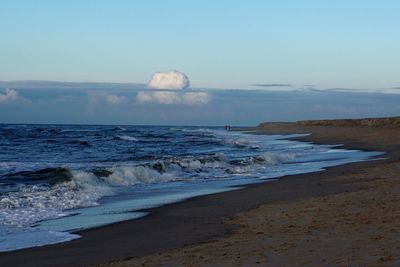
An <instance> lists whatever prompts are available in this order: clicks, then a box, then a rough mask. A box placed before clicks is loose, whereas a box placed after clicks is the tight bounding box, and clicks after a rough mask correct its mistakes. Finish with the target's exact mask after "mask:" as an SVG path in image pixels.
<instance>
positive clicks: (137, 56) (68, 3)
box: [0, 0, 400, 88]
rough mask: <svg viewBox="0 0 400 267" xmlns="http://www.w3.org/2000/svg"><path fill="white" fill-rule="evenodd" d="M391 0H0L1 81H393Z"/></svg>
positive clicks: (394, 4)
mask: <svg viewBox="0 0 400 267" xmlns="http://www.w3.org/2000/svg"><path fill="white" fill-rule="evenodd" d="M399 11H400V2H399V1H395V0H382V1H376V0H374V1H368V0H362V1H361V0H350V1H349V0H346V1H345V0H337V1H328V0H302V1H297V0H280V1H262V0H259V1H257V0H252V1H234V0H229V1H228V0H218V1H215V0H214V1H211V0H204V1H185V0H169V1H161V0H146V1H129V0H126V1H123V0H116V1H111V0H108V1H105V0H79V1H78V0H57V1H54V0H35V1H32V0H25V1H23V0H2V1H0V15H1V16H0V21H1V23H0V32H1V42H0V55H1V57H0V58H1V62H0V80H21V79H22V80H26V79H39V80H62V81H107V82H110V81H112V82H143V83H144V82H146V81H147V80H148V79H149V78H150V76H151V74H152V73H153V72H154V71H158V70H170V69H178V70H180V71H182V72H185V73H186V74H187V75H188V76H189V77H190V79H191V81H192V84H193V86H196V87H225V88H231V87H239V88H241V87H245V86H247V85H248V84H253V83H290V84H296V85H303V84H317V85H319V86H321V87H351V88H387V87H392V86H398V85H399V84H400V78H399V77H400V76H399V75H398V74H399V66H398V62H399V61H400V53H399V52H398V47H400V34H399V31H398V26H399V25H400V16H399V15H398V14H399Z"/></svg>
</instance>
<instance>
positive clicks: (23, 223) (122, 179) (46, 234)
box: [0, 124, 380, 251]
mask: <svg viewBox="0 0 400 267" xmlns="http://www.w3.org/2000/svg"><path fill="white" fill-rule="evenodd" d="M285 138H288V136H278V135H275V136H271V135H269V136H268V135H254V134H249V133H241V132H232V131H230V132H228V131H225V130H224V129H223V128H218V127H214V128H212V127H211V128H210V127H169V126H157V127H156V126H152V127H149V126H73V125H6V124H3V125H0V251H7V250H14V249H20V248H24V247H31V246H40V245H45V244H51V243H58V242H65V241H69V240H72V239H75V238H79V236H78V235H76V234H74V231H76V230H81V229H87V228H91V227H98V226H102V225H106V224H110V223H114V222H118V221H122V220H128V219H135V218H139V217H141V216H145V215H146V213H145V212H143V210H144V209H148V208H151V207H155V206H159V205H163V204H166V203H171V202H176V201H181V200H184V199H187V198H189V197H193V196H198V195H204V194H210V193H216V192H222V191H227V190H233V189H235V188H238V187H237V186H241V185H242V186H244V185H246V184H250V183H257V182H261V181H267V180H269V179H273V178H277V177H280V176H283V175H287V174H296V173H306V172H313V171H319V170H322V169H324V168H326V167H329V166H335V165H340V164H344V163H349V162H355V161H363V160H368V159H370V158H371V157H373V156H376V155H379V154H380V153H378V152H363V151H350V150H345V149H340V148H338V147H333V146H328V145H315V144H310V143H304V142H296V141H288V140H285ZM233 186H235V187H233Z"/></svg>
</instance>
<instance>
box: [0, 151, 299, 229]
mask: <svg viewBox="0 0 400 267" xmlns="http://www.w3.org/2000/svg"><path fill="white" fill-rule="evenodd" d="M292 158H294V155H290V156H288V155H277V154H274V153H265V154H262V155H260V156H256V157H254V156H251V157H245V158H240V159H237V160H230V161H228V160H227V159H226V157H225V155H224V154H223V153H216V154H211V155H205V156H204V155H203V156H199V157H197V158H196V157H184V158H173V157H172V158H169V159H165V160H162V161H153V162H148V163H144V164H140V165H133V164H118V165H114V166H112V167H109V168H95V169H93V170H69V169H67V168H46V169H42V170H36V171H31V172H20V173H16V174H14V177H13V179H14V180H18V181H19V182H21V181H24V185H21V186H20V187H19V190H18V191H12V192H7V193H3V194H2V197H1V200H0V225H5V226H21V227H27V226H31V225H33V224H35V223H36V222H39V221H42V220H46V219H53V218H59V217H63V216H67V215H70V213H69V212H68V210H70V209H73V208H78V207H90V206H96V205H98V204H99V203H98V200H99V199H101V198H102V197H104V196H108V195H113V194H115V193H116V190H117V189H118V188H119V187H122V186H132V185H136V184H149V183H166V182H171V181H177V180H179V181H192V180H193V179H209V177H210V176H212V177H220V178H223V177H229V176H230V175H232V174H241V173H244V172H248V171H250V170H251V169H254V168H257V167H260V166H265V165H273V164H278V163H280V162H284V161H286V160H291V159H292ZM210 174H211V175H210ZM10 180H11V178H10Z"/></svg>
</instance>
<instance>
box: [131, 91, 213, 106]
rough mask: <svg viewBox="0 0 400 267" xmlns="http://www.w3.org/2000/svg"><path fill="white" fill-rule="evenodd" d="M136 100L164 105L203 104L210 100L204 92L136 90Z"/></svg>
mask: <svg viewBox="0 0 400 267" xmlns="http://www.w3.org/2000/svg"><path fill="white" fill-rule="evenodd" d="M136 100H137V101H138V102H139V103H142V104H144V103H158V104H165V105H172V104H183V105H190V106H195V105H205V104H208V102H209V101H210V96H209V94H208V93H206V92H188V93H178V92H160V91H157V92H144V91H141V92H138V94H137V95H136Z"/></svg>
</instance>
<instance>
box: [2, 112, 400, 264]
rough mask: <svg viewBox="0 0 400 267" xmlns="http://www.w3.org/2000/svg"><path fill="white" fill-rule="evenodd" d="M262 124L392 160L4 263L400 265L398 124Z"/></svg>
mask: <svg viewBox="0 0 400 267" xmlns="http://www.w3.org/2000/svg"><path fill="white" fill-rule="evenodd" d="M366 122H367V123H361V122H360V121H358V122H357V121H352V122H350V123H349V122H348V121H346V122H344V121H319V122H315V121H314V122H307V121H305V122H299V123H264V124H260V125H259V126H258V127H255V128H251V129H245V130H249V131H250V130H251V131H254V133H257V134H289V133H308V134H310V135H309V136H305V137H301V138H297V140H302V141H309V142H315V143H320V144H340V145H343V147H344V148H350V149H362V150H374V151H384V152H386V155H384V157H385V158H386V159H381V160H374V161H369V162H361V163H352V164H347V165H342V166H338V167H333V168H329V169H328V170H326V171H323V172H318V173H311V174H301V175H292V176H286V177H283V178H281V179H278V180H276V181H273V182H268V183H264V184H257V185H250V186H248V187H247V188H245V189H241V190H237V191H231V192H225V193H220V194H214V195H207V196H202V197H196V198H193V199H189V200H187V201H184V202H181V203H176V204H171V205H167V206H163V207H160V208H155V209H152V210H151V213H150V215H149V216H146V217H144V218H142V219H138V220H134V221H126V222H121V223H117V224H114V225H110V226H106V227H101V228H97V229H92V230H88V231H83V232H81V233H80V234H81V235H82V238H81V239H78V240H75V241H72V242H68V243H63V244H57V245H50V246H45V247H38V248H31V249H25V250H19V251H14V252H8V253H1V254H0V265H1V266H89V265H101V266H163V265H164V266H232V265H234V266H256V265H260V266H396V265H400V237H399V233H398V232H399V231H400V230H399V229H400V228H399V227H400V204H399V203H400V201H399V200H400V183H399V178H400V177H399V176H400V162H399V160H400V128H399V126H398V120H394V122H393V121H387V120H384V121H382V120H378V121H377V122H372V121H370V122H369V123H368V120H367V121H366Z"/></svg>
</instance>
